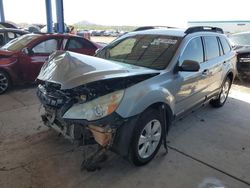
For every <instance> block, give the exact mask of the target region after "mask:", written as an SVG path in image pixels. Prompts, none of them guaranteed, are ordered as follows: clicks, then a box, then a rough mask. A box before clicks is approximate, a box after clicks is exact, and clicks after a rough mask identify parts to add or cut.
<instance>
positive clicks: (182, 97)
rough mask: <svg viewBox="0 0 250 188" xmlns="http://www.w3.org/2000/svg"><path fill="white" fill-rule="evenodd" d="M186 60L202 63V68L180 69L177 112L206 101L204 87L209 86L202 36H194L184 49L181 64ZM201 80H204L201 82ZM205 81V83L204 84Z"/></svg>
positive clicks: (179, 112)
mask: <svg viewBox="0 0 250 188" xmlns="http://www.w3.org/2000/svg"><path fill="white" fill-rule="evenodd" d="M185 60H192V61H196V62H199V63H200V70H199V71H197V72H188V71H179V72H178V73H177V74H178V75H177V80H178V81H179V82H180V84H179V85H180V88H177V91H176V114H177V115H179V114H182V113H183V112H185V111H187V110H188V109H190V108H192V107H193V106H195V105H196V104H198V103H200V102H202V101H205V97H206V94H205V93H204V89H205V88H206V87H207V85H206V84H209V82H206V79H207V77H206V76H204V69H203V64H204V62H205V55H204V48H203V42H202V38H201V37H196V38H193V39H192V40H191V41H190V42H189V43H188V44H187V46H186V48H185V49H184V51H183V53H182V54H181V56H180V58H179V65H181V64H182V62H184V61H185ZM201 80H202V81H203V82H202V83H201ZM204 83H205V84H204Z"/></svg>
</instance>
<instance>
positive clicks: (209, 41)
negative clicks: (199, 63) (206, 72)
mask: <svg viewBox="0 0 250 188" xmlns="http://www.w3.org/2000/svg"><path fill="white" fill-rule="evenodd" d="M204 40H205V45H206V55H207V56H206V57H207V60H210V59H213V58H216V57H218V56H220V50H219V44H218V40H217V38H216V37H214V36H206V37H204Z"/></svg>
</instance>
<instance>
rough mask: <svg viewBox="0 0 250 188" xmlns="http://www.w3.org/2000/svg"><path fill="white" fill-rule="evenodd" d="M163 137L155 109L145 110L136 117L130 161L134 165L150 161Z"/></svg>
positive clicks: (161, 126) (161, 125)
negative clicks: (136, 122)
mask: <svg viewBox="0 0 250 188" xmlns="http://www.w3.org/2000/svg"><path fill="white" fill-rule="evenodd" d="M162 138H163V123H162V120H161V117H160V115H159V112H158V111H157V110H153V109H150V110H147V111H145V112H144V113H143V114H142V115H141V117H140V118H139V119H138V124H137V125H136V127H135V130H134V134H133V137H132V145H131V146H132V147H131V149H130V161H131V162H132V163H133V164H134V165H135V166H142V165H145V164H147V163H148V162H150V161H151V160H152V159H153V158H154V157H155V155H156V154H157V152H158V150H159V148H160V146H161V143H162Z"/></svg>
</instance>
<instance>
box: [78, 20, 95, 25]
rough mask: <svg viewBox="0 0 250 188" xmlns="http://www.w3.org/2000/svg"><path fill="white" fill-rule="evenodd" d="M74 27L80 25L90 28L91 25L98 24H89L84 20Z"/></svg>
mask: <svg viewBox="0 0 250 188" xmlns="http://www.w3.org/2000/svg"><path fill="white" fill-rule="evenodd" d="M74 25H79V26H90V25H98V24H95V23H91V22H89V21H86V20H83V21H80V22H77V23H75V24H74Z"/></svg>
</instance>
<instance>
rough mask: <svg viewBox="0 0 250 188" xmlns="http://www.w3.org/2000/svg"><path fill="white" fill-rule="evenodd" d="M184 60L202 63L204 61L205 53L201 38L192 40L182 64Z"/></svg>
mask: <svg viewBox="0 0 250 188" xmlns="http://www.w3.org/2000/svg"><path fill="white" fill-rule="evenodd" d="M184 60H192V61H197V62H199V63H202V62H203V61H204V52H203V45H202V40H201V37H197V38H195V39H192V40H191V41H190V42H189V43H188V45H187V46H186V48H185V50H184V52H183V54H182V56H181V58H180V62H183V61H184Z"/></svg>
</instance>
